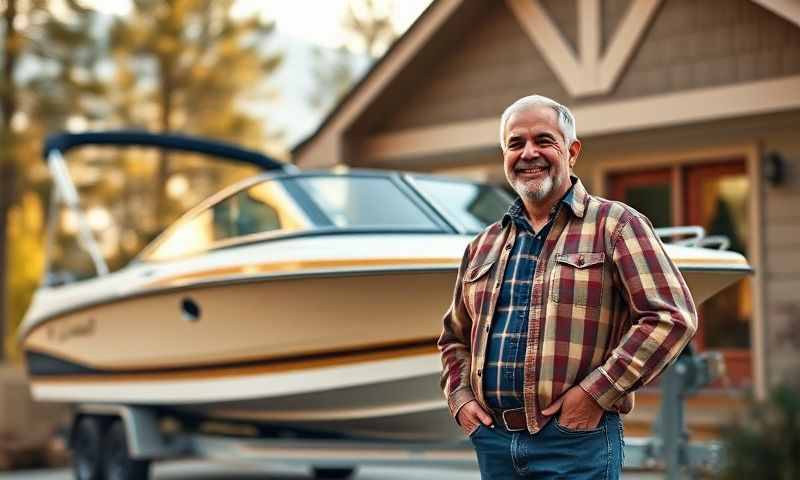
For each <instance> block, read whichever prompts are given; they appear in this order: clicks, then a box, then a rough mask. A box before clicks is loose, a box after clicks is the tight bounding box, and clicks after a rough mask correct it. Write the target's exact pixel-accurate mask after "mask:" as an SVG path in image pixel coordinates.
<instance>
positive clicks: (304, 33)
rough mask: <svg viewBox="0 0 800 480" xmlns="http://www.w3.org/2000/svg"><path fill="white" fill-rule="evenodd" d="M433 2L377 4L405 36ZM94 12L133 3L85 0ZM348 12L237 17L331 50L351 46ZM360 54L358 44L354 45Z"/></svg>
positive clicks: (270, 5)
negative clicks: (267, 23) (345, 24)
mask: <svg viewBox="0 0 800 480" xmlns="http://www.w3.org/2000/svg"><path fill="white" fill-rule="evenodd" d="M430 2H431V0H394V1H391V0H389V1H387V0H376V4H377V5H378V6H379V7H381V8H390V9H391V16H392V20H393V22H394V26H395V29H396V30H397V31H398V32H404V31H405V30H406V29H407V28H408V26H409V25H411V23H413V21H414V19H416V18H417V17H418V16H419V14H420V13H422V11H423V10H424V9H425V7H427V6H428V4H430ZM83 3H85V4H88V5H91V6H92V8H94V9H96V10H98V11H100V12H103V13H107V14H111V15H125V14H127V13H128V12H130V9H131V2H130V0H84V2H83ZM346 9H347V0H238V1H237V2H236V3H235V5H234V8H233V14H234V15H241V16H249V15H251V14H253V13H259V14H260V15H261V16H262V18H264V19H268V20H273V21H274V22H275V27H276V29H277V30H278V31H280V32H281V33H282V34H284V35H288V36H291V37H297V38H302V39H303V40H305V41H306V42H309V43H312V44H315V45H320V46H324V47H329V48H336V47H339V46H342V45H346V44H348V43H349V42H348V38H347V36H346V34H345V32H344V31H343V29H342V28H341V19H342V17H343V16H344V13H345V11H346ZM350 46H351V47H352V48H353V49H354V50H356V51H357V50H358V48H359V46H358V45H356V44H352V45H350Z"/></svg>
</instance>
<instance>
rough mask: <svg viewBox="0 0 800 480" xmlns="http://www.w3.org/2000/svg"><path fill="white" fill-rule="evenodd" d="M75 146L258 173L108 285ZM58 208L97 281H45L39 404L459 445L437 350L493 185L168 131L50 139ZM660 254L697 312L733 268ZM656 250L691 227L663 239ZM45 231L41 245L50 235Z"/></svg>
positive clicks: (36, 331)
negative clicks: (75, 224) (208, 161)
mask: <svg viewBox="0 0 800 480" xmlns="http://www.w3.org/2000/svg"><path fill="white" fill-rule="evenodd" d="M84 145H118V146H126V145H140V146H150V147H155V148H161V149H172V150H181V151H189V152H195V153H202V154H207V155H211V156H214V157H219V158H223V159H226V160H229V161H236V162H245V163H249V164H252V165H257V166H258V167H260V168H261V169H263V170H264V171H263V172H262V173H260V174H258V175H256V176H253V177H252V178H248V179H246V180H244V181H241V182H239V183H236V184H234V185H231V186H229V187H227V188H225V189H223V190H222V191H220V192H219V193H217V194H215V195H213V196H211V197H210V198H208V199H207V200H205V201H203V202H202V203H200V204H199V205H197V206H196V207H194V208H192V209H191V210H190V211H188V212H186V213H185V214H184V215H183V216H182V217H181V218H180V219H179V220H177V221H176V222H175V223H174V224H172V225H171V226H170V227H168V228H167V229H166V230H164V231H163V232H162V233H161V234H160V236H158V237H157V238H156V239H155V240H154V241H153V242H152V243H151V244H150V245H149V246H147V247H146V248H145V249H144V250H143V251H141V253H139V255H138V256H137V257H136V258H135V259H134V260H133V261H131V262H130V263H129V264H128V265H126V266H124V267H122V268H120V269H118V270H116V271H114V272H109V269H108V267H107V265H106V264H105V261H104V259H103V257H102V254H101V252H100V249H99V248H98V246H97V242H96V241H95V239H94V238H93V236H92V232H91V229H90V228H89V227H88V225H87V223H86V220H85V216H84V214H83V213H81V212H80V211H79V210H80V207H79V205H80V202H79V199H78V195H77V189H76V188H75V185H74V183H73V182H72V180H71V178H70V176H69V169H68V168H67V163H66V160H65V155H66V153H67V152H68V151H69V150H71V149H73V148H77V147H80V146H84ZM44 153H45V158H46V161H47V163H48V166H49V168H50V171H51V172H52V177H53V180H54V184H55V188H54V189H53V191H52V192H53V193H52V195H53V199H52V202H51V206H53V208H63V207H62V205H65V206H66V207H67V208H69V209H72V210H75V212H76V213H75V214H76V218H78V220H79V228H80V229H79V233H80V238H81V244H82V245H83V247H84V248H85V249H86V251H87V252H88V253H89V255H90V257H91V258H92V259H93V262H94V267H95V271H96V272H95V274H94V275H93V276H92V277H90V278H84V279H80V280H78V279H74V278H72V279H71V278H69V276H65V275H57V274H56V273H58V272H52V271H50V272H49V274H48V275H47V277H46V280H45V281H44V282H43V284H42V285H41V287H40V288H39V289H38V290H37V292H36V293H35V296H34V298H33V302H32V304H31V306H30V309H29V310H28V312H27V314H26V316H25V318H24V321H23V324H22V326H21V328H20V332H19V338H20V342H21V344H22V346H23V349H24V352H25V358H26V364H27V368H28V372H29V376H30V385H31V389H32V394H33V396H34V398H35V399H37V400H39V401H53V402H70V403H77V404H85V403H101V404H102V403H113V404H122V405H138V406H149V407H154V408H157V409H163V410H164V411H169V412H173V413H177V414H185V415H191V416H195V417H199V418H206V419H221V420H234V421H245V422H253V423H257V424H259V425H268V426H279V427H280V426H287V427H292V428H298V429H302V430H303V431H312V432H323V433H331V434H337V435H344V436H358V437H380V438H396V439H426V440H443V439H456V438H461V436H462V434H461V433H460V431H459V430H458V429H457V428H456V427H455V426H454V425H453V422H452V420H451V419H450V417H449V414H448V411H447V406H446V402H445V401H444V399H443V397H442V393H441V391H440V389H439V375H440V371H441V362H440V358H439V353H438V351H437V348H436V339H437V338H438V336H439V333H440V330H441V319H442V315H443V313H444V312H445V310H446V309H447V307H448V305H449V302H450V299H451V296H452V291H453V285H454V283H455V278H456V273H457V269H458V265H459V263H460V260H461V255H462V253H463V251H464V248H465V247H466V245H467V243H468V242H469V241H470V239H471V238H472V237H473V236H474V235H475V234H476V233H478V232H479V231H480V230H481V229H483V228H484V227H485V226H486V225H488V224H489V223H491V222H493V221H495V220H496V219H498V218H500V217H501V216H502V214H503V212H504V211H505V210H506V208H507V206H508V205H509V203H510V202H511V201H512V198H511V197H510V196H509V195H508V194H507V193H506V192H505V191H504V190H502V189H500V188H497V187H494V186H490V185H486V184H480V183H474V182H467V181H460V180H453V179H446V178H443V177H438V176H430V175H422V174H415V173H403V172H393V171H368V170H346V171H299V170H297V169H296V168H294V167H293V166H292V165H287V164H283V163H280V162H277V161H275V160H273V159H271V158H269V157H267V156H265V155H262V154H260V153H257V152H253V151H249V150H244V149H241V148H238V147H235V146H233V145H228V144H223V143H219V142H213V141H209V140H205V139H196V138H190V137H184V136H177V135H154V134H147V133H142V132H98V133H84V134H62V135H58V136H54V137H51V138H50V139H49V140H48V142H47V144H46V147H45V149H44ZM692 231H693V232H694V233H693V234H692V235H690V238H688V239H686V238H684V239H683V240H682V241H681V242H682V243H681V242H677V243H668V244H666V245H665V248H666V251H667V253H668V254H669V256H670V257H671V258H672V259H673V261H674V262H675V263H676V265H677V266H678V267H679V268H680V270H681V271H682V273H683V275H684V276H685V278H686V280H687V283H688V285H689V288H690V289H691V291H692V294H693V295H694V298H695V300H696V302H697V303H702V302H703V301H704V300H705V299H707V298H709V297H710V296H711V295H713V294H714V293H716V292H717V291H719V290H721V289H722V288H724V287H725V286H727V285H729V284H731V283H733V282H734V281H736V280H738V279H739V278H741V277H743V276H744V275H747V274H748V273H749V272H750V267H749V266H748V264H747V261H746V260H745V258H744V257H742V256H741V255H739V254H738V253H734V252H728V251H722V250H719V249H711V248H700V247H698V244H701V243H702V242H703V234H702V231H701V230H700V231H696V230H692ZM660 233H661V234H662V235H663V237H664V238H665V239H667V240H669V239H673V238H678V237H681V236H683V237H685V235H684V234H685V233H686V232H685V230H669V231H663V232H660ZM51 235H52V233H51Z"/></svg>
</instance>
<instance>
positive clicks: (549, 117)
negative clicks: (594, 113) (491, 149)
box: [503, 107, 580, 202]
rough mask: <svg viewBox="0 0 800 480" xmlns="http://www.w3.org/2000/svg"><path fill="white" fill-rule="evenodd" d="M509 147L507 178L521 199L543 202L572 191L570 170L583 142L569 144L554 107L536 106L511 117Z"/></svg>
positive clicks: (506, 153) (505, 161) (507, 138)
mask: <svg viewBox="0 0 800 480" xmlns="http://www.w3.org/2000/svg"><path fill="white" fill-rule="evenodd" d="M505 146H506V149H505V152H504V153H503V168H504V170H505V173H506V179H507V180H508V183H509V185H511V187H512V188H513V189H514V191H516V192H517V194H518V195H519V196H520V197H523V198H527V199H529V200H531V201H534V202H541V201H544V200H546V199H549V198H550V196H551V194H559V195H561V194H563V192H565V191H566V190H567V189H568V188H569V182H570V181H569V173H570V167H571V166H572V165H573V164H574V162H575V159H576V158H577V156H578V153H579V152H580V142H578V141H577V140H576V141H574V142H573V144H572V145H571V146H567V145H566V144H565V142H564V136H563V135H562V134H561V130H560V129H559V128H558V117H557V115H556V112H555V111H554V110H553V109H552V108H549V107H534V108H530V109H527V110H523V111H520V112H517V113H514V114H513V115H511V117H510V118H509V119H508V123H507V124H506V140H505Z"/></svg>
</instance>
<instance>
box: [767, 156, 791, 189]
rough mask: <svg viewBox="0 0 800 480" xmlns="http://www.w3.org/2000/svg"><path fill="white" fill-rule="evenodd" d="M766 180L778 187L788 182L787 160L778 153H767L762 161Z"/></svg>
mask: <svg viewBox="0 0 800 480" xmlns="http://www.w3.org/2000/svg"><path fill="white" fill-rule="evenodd" d="M762 160H763V161H762V172H763V174H764V178H765V179H766V180H767V181H768V182H769V183H770V185H772V186H773V187H777V186H779V185H782V184H783V183H784V182H785V181H786V159H785V158H783V155H781V154H780V153H778V152H767V153H765V154H764V157H763V159H762Z"/></svg>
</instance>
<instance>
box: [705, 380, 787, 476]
mask: <svg viewBox="0 0 800 480" xmlns="http://www.w3.org/2000/svg"><path fill="white" fill-rule="evenodd" d="M723 442H724V444H725V448H726V453H725V456H726V459H727V464H726V465H725V467H724V470H723V473H722V475H721V478H723V479H743V478H747V479H750V478H758V479H763V480H793V479H797V478H800V389H798V388H796V387H789V386H781V387H778V388H776V389H775V390H773V392H772V393H771V394H770V396H769V398H768V399H767V400H766V401H764V402H755V401H751V402H750V406H749V408H748V411H747V413H746V414H745V415H743V416H742V417H741V418H740V419H739V420H738V421H737V423H736V424H735V425H732V426H729V427H727V428H726V429H725V430H724V431H723Z"/></svg>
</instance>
